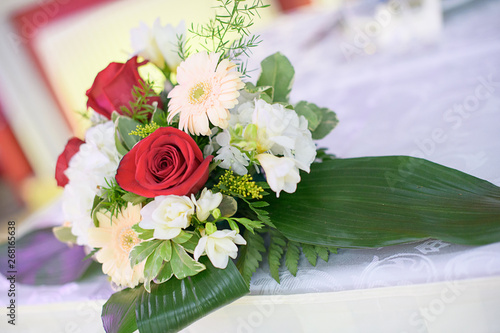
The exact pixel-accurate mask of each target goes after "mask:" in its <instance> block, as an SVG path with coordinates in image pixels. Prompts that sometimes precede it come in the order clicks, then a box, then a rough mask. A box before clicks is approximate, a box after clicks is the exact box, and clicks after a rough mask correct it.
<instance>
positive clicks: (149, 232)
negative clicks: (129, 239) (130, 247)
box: [132, 224, 154, 240]
mask: <svg viewBox="0 0 500 333" xmlns="http://www.w3.org/2000/svg"><path fill="white" fill-rule="evenodd" d="M132 230H134V231H135V232H136V234H137V237H139V238H140V239H142V240H148V239H151V238H153V234H154V230H153V229H142V228H141V227H139V224H134V225H133V226H132Z"/></svg>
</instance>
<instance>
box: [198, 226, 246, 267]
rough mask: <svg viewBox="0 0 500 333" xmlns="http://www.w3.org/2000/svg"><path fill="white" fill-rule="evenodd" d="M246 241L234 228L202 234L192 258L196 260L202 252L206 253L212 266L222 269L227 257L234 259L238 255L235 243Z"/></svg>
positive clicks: (225, 264)
mask: <svg viewBox="0 0 500 333" xmlns="http://www.w3.org/2000/svg"><path fill="white" fill-rule="evenodd" d="M246 243H247V242H246V241H245V239H244V238H243V237H241V235H240V234H237V233H236V231H235V230H218V231H216V232H214V233H213V234H211V235H202V237H201V238H200V240H199V241H198V245H197V246H196V248H195V249H194V259H195V260H198V259H199V258H200V256H201V255H203V253H206V254H207V256H208V258H209V259H210V261H211V262H212V264H213V265H214V267H217V268H221V269H224V268H226V267H227V263H228V261H229V257H231V258H233V259H236V256H237V255H238V247H237V246H236V244H239V245H245V244H246Z"/></svg>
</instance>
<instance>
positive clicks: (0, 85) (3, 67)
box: [0, 0, 469, 233]
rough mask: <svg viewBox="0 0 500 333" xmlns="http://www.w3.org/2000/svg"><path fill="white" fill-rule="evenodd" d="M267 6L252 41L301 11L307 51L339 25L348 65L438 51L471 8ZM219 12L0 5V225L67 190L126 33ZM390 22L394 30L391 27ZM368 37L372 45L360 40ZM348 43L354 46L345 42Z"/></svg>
mask: <svg viewBox="0 0 500 333" xmlns="http://www.w3.org/2000/svg"><path fill="white" fill-rule="evenodd" d="M264 2H265V3H267V4H271V7H270V8H268V9H266V10H262V11H261V18H260V19H258V18H257V19H256V20H255V26H254V28H253V29H252V30H253V32H255V33H259V32H260V31H270V30H272V29H275V24H276V22H280V20H282V18H284V17H285V18H286V17H288V18H289V19H288V21H287V22H288V24H292V25H293V15H296V13H297V12H311V13H313V15H310V17H311V18H312V19H314V20H315V18H318V17H320V18H321V24H320V26H319V28H318V27H316V30H315V31H314V34H310V35H309V37H310V38H309V39H308V40H307V41H306V42H304V43H302V44H301V47H308V45H312V44H314V43H318V42H321V41H322V40H323V39H325V38H326V36H327V35H328V34H330V33H331V31H332V30H333V29H335V28H336V27H338V25H339V22H340V24H341V25H342V26H341V29H340V30H339V31H340V33H341V38H340V39H336V42H335V43H332V44H331V45H330V47H331V49H335V50H336V51H337V55H339V54H340V56H342V58H343V61H344V62H346V63H347V62H349V61H350V60H351V57H359V55H360V54H363V55H370V54H374V53H376V52H378V51H380V50H384V49H389V48H391V49H392V50H394V49H397V50H398V52H399V51H401V52H402V51H404V50H405V49H406V48H408V47H409V45H412V43H413V42H414V41H415V40H419V41H420V42H424V44H425V43H433V42H435V41H436V40H437V39H439V35H440V30H441V26H442V13H443V11H444V10H449V9H450V8H455V7H459V6H462V5H463V4H464V3H467V2H469V1H466V0H452V1H450V0H448V1H446V0H445V1H443V2H441V1H439V0H399V1H373V0H364V1H355V0H350V1H349V0H344V1H343V0H265V1H264ZM215 4H216V1H212V0H183V1H174V0H144V1H132V0H2V1H1V2H0V221H1V222H2V224H3V223H4V222H6V221H8V220H14V219H15V220H16V221H18V222H21V221H22V220H23V219H24V218H25V217H26V216H29V215H30V214H31V213H32V212H34V211H36V210H39V209H42V208H43V207H44V206H46V205H48V204H50V203H51V202H53V201H54V200H55V199H56V198H57V197H58V195H60V193H61V189H58V188H57V186H56V183H55V180H54V168H55V163H56V159H57V157H58V155H59V154H60V153H61V151H62V150H63V148H64V145H65V143H66V141H67V140H68V139H69V138H70V137H71V136H73V135H76V136H78V137H81V138H82V137H83V133H84V130H85V126H86V122H85V119H84V118H83V117H82V115H81V113H82V112H84V111H85V110H86V96H85V91H86V90H87V89H88V88H89V87H90V86H91V84H92V82H93V80H94V78H95V75H96V74H97V73H98V72H99V71H100V70H102V69H103V68H105V67H106V66H107V65H108V63H110V62H112V61H118V62H124V61H126V60H127V59H128V58H129V57H130V55H131V54H130V52H131V47H130V40H129V30H130V29H131V28H133V27H136V26H138V25H139V22H141V21H143V22H145V23H147V24H148V25H152V23H153V22H154V20H155V19H156V18H157V17H161V22H162V24H166V23H171V24H173V25H177V24H178V23H179V22H180V20H181V19H183V20H185V22H186V26H189V25H190V23H191V22H206V21H207V20H208V19H209V18H211V17H212V16H213V6H214V5H215ZM339 13H341V14H342V18H341V19H340V20H339V18H338V14H339ZM388 13H389V15H390V17H389V19H390V20H391V25H390V26H387V27H385V26H384V20H387V19H388V17H387V14H388ZM384 15H386V16H384ZM290 18H291V19H290ZM290 21H291V22H292V23H290ZM373 23H377V24H373ZM379 27H384V29H383V31H376V29H378V28H379ZM361 29H362V30H361ZM374 29H375V30H374ZM360 31H362V33H361V34H360ZM281 36H282V38H293V36H291V35H286V34H282V35H281ZM366 36H368V37H369V38H368V39H369V42H367V43H365V42H363V41H362V39H363V38H364V39H366V38H367V37H366ZM342 38H343V39H344V40H346V41H350V42H349V43H345V42H342ZM327 40H328V39H327ZM330 40H331V39H330ZM292 51H293V50H292ZM292 58H293V55H292ZM260 60H261V59H258V61H260ZM4 229H5V230H6V228H2V229H1V231H0V233H3V232H4V231H5V230H4Z"/></svg>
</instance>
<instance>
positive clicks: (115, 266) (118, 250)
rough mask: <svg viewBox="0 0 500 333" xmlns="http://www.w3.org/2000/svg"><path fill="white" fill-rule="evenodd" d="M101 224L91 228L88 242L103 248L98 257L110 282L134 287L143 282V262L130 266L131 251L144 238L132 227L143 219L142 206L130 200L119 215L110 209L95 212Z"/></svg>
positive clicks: (90, 244)
mask: <svg viewBox="0 0 500 333" xmlns="http://www.w3.org/2000/svg"><path fill="white" fill-rule="evenodd" d="M96 216H97V219H98V220H99V227H97V228H90V229H89V231H88V244H89V246H91V247H94V248H100V250H99V251H98V252H97V253H96V255H95V257H96V259H97V261H98V262H100V263H101V264H102V271H103V272H104V274H107V275H109V276H110V277H111V281H113V282H114V283H116V284H117V285H119V286H122V287H130V288H133V287H135V286H136V285H138V284H139V283H142V282H144V262H142V263H139V264H137V265H135V266H134V268H132V267H130V261H129V254H130V251H132V248H133V247H134V246H135V245H137V244H139V243H140V242H141V240H140V239H139V238H138V237H137V234H136V232H135V231H134V230H132V226H133V225H134V224H137V223H138V222H139V221H140V220H141V206H140V205H136V206H133V205H132V204H131V203H129V204H128V206H127V207H126V208H124V209H122V210H121V211H120V212H119V213H118V215H113V216H111V213H110V212H106V213H101V212H98V213H96Z"/></svg>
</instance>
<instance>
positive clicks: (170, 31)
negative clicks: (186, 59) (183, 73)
mask: <svg viewBox="0 0 500 333" xmlns="http://www.w3.org/2000/svg"><path fill="white" fill-rule="evenodd" d="M185 35H186V28H185V26H184V22H181V23H180V24H179V25H178V26H177V27H175V28H174V27H173V26H172V25H170V24H167V25H165V26H162V25H161V23H160V20H159V19H156V21H155V22H154V24H153V27H152V28H150V27H148V26H147V25H146V24H145V23H143V22H141V23H140V25H139V27H136V28H133V29H132V30H130V41H131V44H132V49H134V54H137V55H140V56H141V57H143V58H144V59H147V60H149V61H151V62H152V63H153V64H155V65H156V66H157V67H159V68H160V69H163V68H164V67H165V64H167V66H168V67H169V68H170V70H171V71H173V72H175V71H176V69H177V66H179V64H180V63H181V61H182V60H181V58H180V57H179V54H178V49H179V48H178V42H179V37H181V36H182V39H183V40H184V39H185V38H184V36H185Z"/></svg>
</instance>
